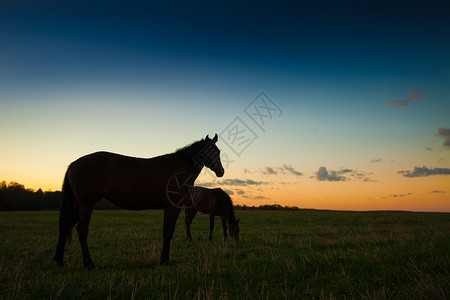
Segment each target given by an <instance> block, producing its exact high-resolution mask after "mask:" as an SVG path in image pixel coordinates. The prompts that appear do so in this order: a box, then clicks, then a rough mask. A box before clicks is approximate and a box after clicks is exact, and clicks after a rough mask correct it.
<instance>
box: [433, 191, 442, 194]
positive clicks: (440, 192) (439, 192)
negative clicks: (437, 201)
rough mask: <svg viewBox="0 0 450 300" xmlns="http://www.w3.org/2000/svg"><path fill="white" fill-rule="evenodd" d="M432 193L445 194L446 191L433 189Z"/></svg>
mask: <svg viewBox="0 0 450 300" xmlns="http://www.w3.org/2000/svg"><path fill="white" fill-rule="evenodd" d="M430 194H445V192H444V191H431V192H430Z"/></svg>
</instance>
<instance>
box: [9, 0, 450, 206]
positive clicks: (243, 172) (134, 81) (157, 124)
mask: <svg viewBox="0 0 450 300" xmlns="http://www.w3.org/2000/svg"><path fill="white" fill-rule="evenodd" d="M448 15H450V5H449V4H448V3H446V1H373V2H368V3H367V2H366V1H351V0H348V1H257V2H255V1H189V2H187V1H45V0H43V1H29V0H21V1H2V2H1V3H0V129H1V130H0V181H3V180H4V181H6V182H12V181H16V182H19V183H21V184H24V185H25V186H26V187H28V188H32V189H38V188H42V189H43V190H60V188H61V184H62V180H63V176H64V173H65V171H66V169H67V166H68V165H69V164H70V163H71V162H72V161H74V160H76V159H77V158H79V157H81V156H83V155H85V154H88V153H92V152H95V151H99V150H105V151H111V152H116V153H121V154H124V155H130V156H137V157H153V156H157V155H161V154H165V153H170V152H173V151H175V150H176V149H177V148H180V147H183V146H185V145H187V144H189V143H192V142H193V141H196V140H199V139H202V138H204V137H205V136H206V135H208V134H209V136H210V137H211V136H213V135H214V134H215V133H218V134H219V142H218V143H217V145H218V147H219V148H220V149H221V153H222V163H223V165H224V167H225V175H224V177H222V178H216V177H215V176H214V174H213V173H212V172H210V171H208V170H204V172H202V174H201V175H200V176H199V178H198V179H197V181H196V184H198V185H202V186H207V187H221V188H222V189H224V190H226V191H227V192H228V193H229V194H230V195H231V197H232V199H233V201H234V203H236V204H241V205H242V204H245V205H262V204H280V205H289V206H298V207H300V208H314V209H336V210H411V211H436V212H450V184H449V182H450V84H449V83H450V19H449V18H448Z"/></svg>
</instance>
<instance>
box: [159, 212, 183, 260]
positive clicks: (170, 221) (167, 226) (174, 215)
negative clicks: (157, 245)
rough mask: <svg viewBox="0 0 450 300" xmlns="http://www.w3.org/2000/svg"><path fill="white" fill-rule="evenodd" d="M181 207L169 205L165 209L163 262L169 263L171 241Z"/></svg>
mask: <svg viewBox="0 0 450 300" xmlns="http://www.w3.org/2000/svg"><path fill="white" fill-rule="evenodd" d="M179 214H180V209H178V208H175V207H169V208H166V209H165V210H164V229H163V239H164V241H163V248H162V252H161V264H162V265H163V264H169V251H170V242H171V241H172V238H173V233H174V232H175V225H176V223H177V219H178V215H179Z"/></svg>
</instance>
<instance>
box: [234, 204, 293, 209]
mask: <svg viewBox="0 0 450 300" xmlns="http://www.w3.org/2000/svg"><path fill="white" fill-rule="evenodd" d="M233 206H234V208H235V209H242V210H254V209H257V210H300V208H298V207H297V206H282V205H279V204H272V205H269V204H265V205H260V206H247V205H245V204H244V205H239V204H237V205H233Z"/></svg>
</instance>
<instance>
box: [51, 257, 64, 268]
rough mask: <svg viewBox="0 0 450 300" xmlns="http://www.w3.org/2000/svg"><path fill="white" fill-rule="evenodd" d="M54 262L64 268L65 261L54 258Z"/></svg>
mask: <svg viewBox="0 0 450 300" xmlns="http://www.w3.org/2000/svg"><path fill="white" fill-rule="evenodd" d="M53 260H54V261H56V264H57V265H58V266H60V267H62V266H64V263H63V260H62V259H59V258H56V257H55V258H53Z"/></svg>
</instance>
